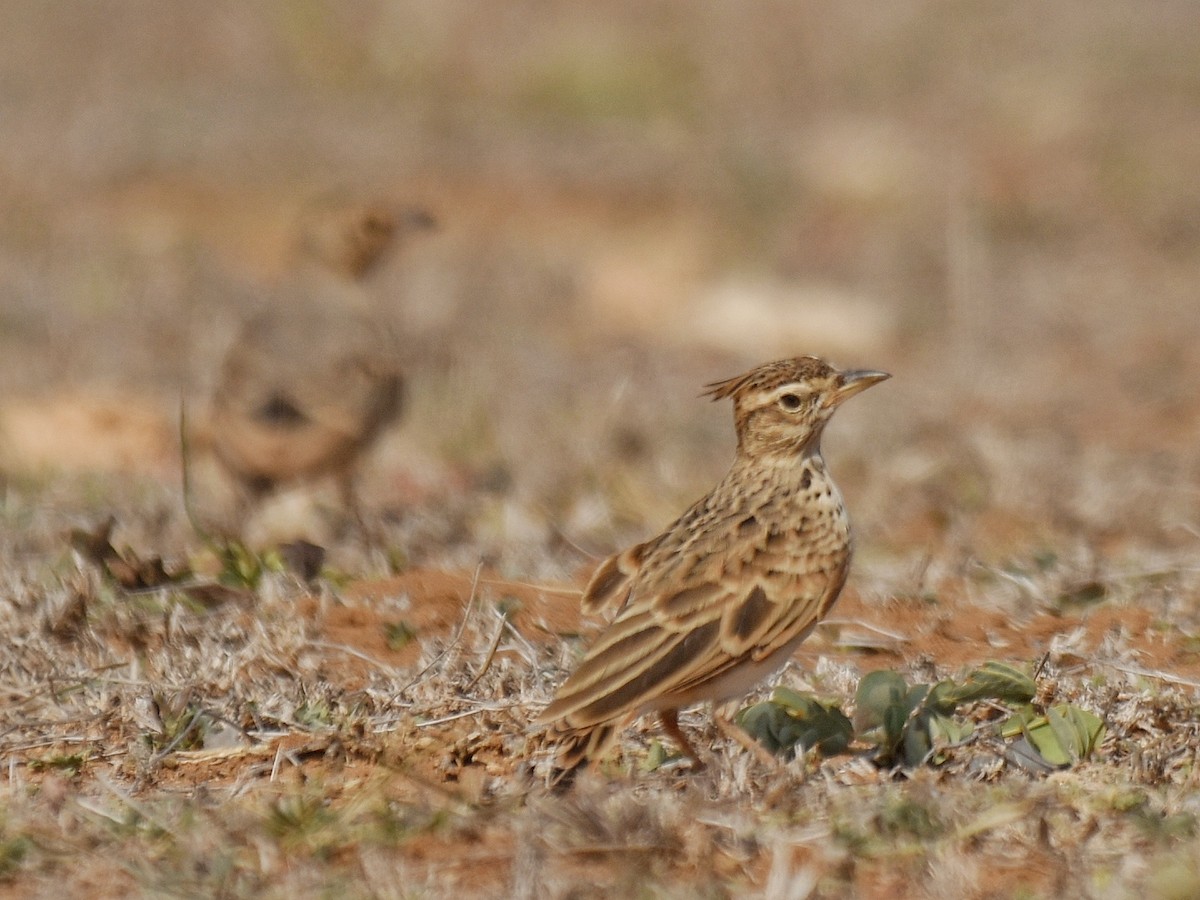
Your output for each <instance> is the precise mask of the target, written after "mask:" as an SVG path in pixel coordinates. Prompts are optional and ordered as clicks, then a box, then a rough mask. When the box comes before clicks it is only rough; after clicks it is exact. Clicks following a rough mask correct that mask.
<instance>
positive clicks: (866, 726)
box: [854, 669, 908, 735]
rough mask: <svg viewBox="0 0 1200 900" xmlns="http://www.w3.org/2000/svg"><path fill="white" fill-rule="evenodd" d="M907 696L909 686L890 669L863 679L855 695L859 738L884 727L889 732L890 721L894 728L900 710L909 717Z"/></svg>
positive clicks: (856, 723) (855, 718) (855, 728)
mask: <svg viewBox="0 0 1200 900" xmlns="http://www.w3.org/2000/svg"><path fill="white" fill-rule="evenodd" d="M907 696H908V684H907V682H905V680H904V678H903V677H902V676H901V675H900V674H899V673H897V672H893V671H891V670H890V669H887V670H881V671H879V672H870V673H868V674H867V675H864V676H863V677H862V679H860V680H859V682H858V690H857V691H856V692H855V694H854V730H855V731H856V732H857V733H858V734H860V735H866V734H867V733H869V732H872V731H875V730H877V729H879V728H881V727H883V728H885V730H886V725H887V723H888V721H889V719H891V720H892V721H893V724H894V716H895V710H896V709H897V708H899V709H901V710H902V711H903V715H904V716H905V717H907V715H908V709H907V703H906V702H905V701H906V698H907Z"/></svg>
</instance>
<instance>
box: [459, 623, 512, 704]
mask: <svg viewBox="0 0 1200 900" xmlns="http://www.w3.org/2000/svg"><path fill="white" fill-rule="evenodd" d="M507 624H508V612H507V611H505V612H503V613H501V614H500V627H499V628H497V629H496V634H495V635H494V636H493V637H492V643H491V646H489V647H488V651H487V655H486V656H484V658H483V665H481V666H480V667H479V671H478V672H476V673H475V677H474V678H472V679H471V680H470V681H468V682H467V683H466V685H464V687H463V689H462V692H463V693H464V694H465V693H467V692H468V691H470V690H471V688H473V687H475V685H477V684H478V683H479V679H480V678H482V677H483V675H484V673H485V672H487V670H488V669H490V668H491V666H492V660H493V659H495V657H496V649H497V648H498V647H499V646H500V638H501V637H503V635H504V626H505V625H507Z"/></svg>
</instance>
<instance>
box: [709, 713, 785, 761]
mask: <svg viewBox="0 0 1200 900" xmlns="http://www.w3.org/2000/svg"><path fill="white" fill-rule="evenodd" d="M727 708H729V704H726V705H725V706H723V707H720V708H718V707H716V706H714V707H713V724H714V725H716V726H717V731H719V732H721V734H722V735H723V736H724V737H727V738H729V739H730V740H731V741H733V742H734V743H736V744H738V745H740V746H741V748H742V749H743V750H745V751H747V752H748V753H749V754H750V755H751V756H753V757H754V758H755V759H757V760H758V761H759V762H760V763H762V764H763V765H764V766H766V767H767V768H768V769H770V770H772V771H775V770H776V769H778V768H779V767H780V762H779V758H778V757H776V756H774V755H773V754H772V753H771V752H770V751H769V750H767V748H766V747H764V746H763V745H762V744H760V743H759V742H758V741H756V740H755V739H754V738H752V737H751V736H750V735H749V734H747V733H746V730H745V729H744V728H742V727H740V726H739V725H737V724H736V723H735V722H734V721H733V720H732V719H730V718H729V717H728V716H727V715H725V709H727Z"/></svg>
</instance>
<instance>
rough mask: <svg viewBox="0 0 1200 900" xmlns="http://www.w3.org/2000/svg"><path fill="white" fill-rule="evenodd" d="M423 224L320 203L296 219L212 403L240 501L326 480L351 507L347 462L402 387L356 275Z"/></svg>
mask: <svg viewBox="0 0 1200 900" xmlns="http://www.w3.org/2000/svg"><path fill="white" fill-rule="evenodd" d="M432 224H433V220H432V219H431V218H430V217H429V215H428V214H426V213H425V212H423V211H413V210H393V209H389V208H386V207H383V206H372V205H363V204H332V203H325V204H323V205H320V206H316V207H313V208H310V209H309V210H308V213H307V215H306V216H305V217H304V218H303V219H302V221H301V228H300V234H299V240H298V242H297V247H296V250H297V256H298V259H297V262H296V265H295V267H294V270H293V272H292V273H291V276H290V277H289V278H288V279H287V280H286V281H285V282H284V284H282V285H280V286H279V288H278V289H277V290H276V291H275V292H274V295H273V296H272V297H271V298H269V300H270V303H269V305H268V307H267V308H266V309H265V310H264V311H263V312H262V313H260V314H259V315H257V316H255V317H254V318H252V319H251V320H250V321H248V322H247V323H246V325H245V327H244V329H243V330H242V333H241V335H240V336H239V337H238V339H237V340H236V342H235V343H234V345H233V346H232V348H231V349H230V351H229V353H228V355H227V356H226V357H225V361H224V364H223V366H222V368H221V372H220V375H219V378H218V382H217V386H216V389H215V391H214V393H213V398H212V421H211V439H212V442H213V449H214V451H215V453H216V457H217V459H218V460H219V461H220V462H221V463H222V465H223V466H224V467H225V469H226V470H227V471H228V472H229V473H230V474H231V475H232V476H233V477H234V478H235V479H236V480H237V481H238V482H239V483H240V484H241V486H242V487H243V488H244V489H245V492H246V494H247V495H248V497H249V499H251V500H257V499H260V498H261V497H263V496H264V495H266V494H267V493H268V492H270V491H271V490H273V489H274V488H275V487H277V486H279V485H282V484H286V483H289V482H295V481H301V480H305V479H316V478H319V477H321V476H325V475H332V476H335V477H336V478H337V480H338V484H339V487H340V489H341V491H342V497H343V500H344V502H345V503H346V504H347V505H349V506H350V507H354V493H353V474H354V464H355V462H356V461H357V459H358V457H359V456H360V455H361V454H362V453H363V451H364V450H365V449H366V448H367V447H368V446H370V444H371V443H372V441H374V439H375V438H376V437H377V436H378V435H379V434H380V433H381V432H382V431H383V430H384V429H385V428H386V427H387V426H388V425H389V424H390V423H391V422H392V421H394V420H395V418H396V417H397V416H398V415H399V413H400V406H401V389H402V385H403V381H402V377H401V372H400V368H399V365H398V363H397V351H396V347H395V346H394V345H393V342H392V340H391V337H390V334H389V331H388V329H387V328H386V326H385V325H384V323H382V322H381V321H377V319H376V317H374V316H373V315H371V311H370V309H369V302H368V297H367V292H366V291H365V290H364V289H363V288H362V286H361V284H359V283H357V282H359V281H360V280H361V279H363V278H364V277H365V276H366V275H367V274H368V273H369V272H370V271H371V270H372V269H373V268H374V267H375V266H377V265H378V264H379V262H380V261H381V260H382V259H383V258H384V257H385V255H386V253H387V251H388V250H389V249H390V248H391V247H392V246H393V245H394V244H396V243H397V242H398V240H399V239H400V238H401V237H402V236H403V234H404V233H405V232H408V231H412V230H416V229H423V228H428V227H430V226H431V225H432ZM355 511H356V512H357V510H355Z"/></svg>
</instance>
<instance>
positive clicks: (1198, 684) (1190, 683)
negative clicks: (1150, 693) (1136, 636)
mask: <svg viewBox="0 0 1200 900" xmlns="http://www.w3.org/2000/svg"><path fill="white" fill-rule="evenodd" d="M1092 665H1094V666H1107V667H1108V668H1110V669H1116V670H1117V671H1118V672H1124V673H1125V674H1126V675H1141V676H1142V677H1143V678H1157V679H1158V680H1159V681H1165V682H1168V683H1169V684H1181V685H1183V686H1184V687H1193V688H1200V681H1194V680H1192V679H1190V678H1181V677H1180V676H1178V675H1172V674H1171V673H1170V672H1163V671H1157V672H1156V671H1153V670H1151V669H1143V668H1142V667H1141V666H1126V665H1122V664H1121V663H1117V662H1109V661H1107V660H1102V659H1097V660H1092Z"/></svg>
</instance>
